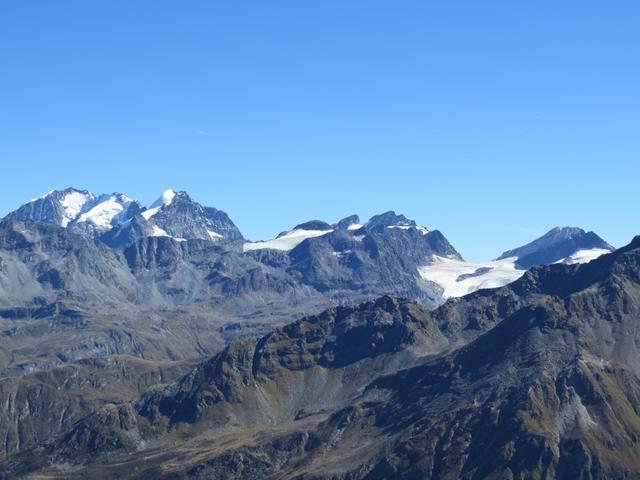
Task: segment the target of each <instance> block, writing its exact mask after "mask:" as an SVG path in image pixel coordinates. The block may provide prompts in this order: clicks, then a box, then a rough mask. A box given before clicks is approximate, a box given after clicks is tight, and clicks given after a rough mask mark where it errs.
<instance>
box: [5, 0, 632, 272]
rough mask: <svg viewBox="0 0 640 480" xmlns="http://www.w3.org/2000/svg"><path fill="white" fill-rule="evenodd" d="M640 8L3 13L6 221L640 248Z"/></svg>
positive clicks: (553, 4)
mask: <svg viewBox="0 0 640 480" xmlns="http://www.w3.org/2000/svg"><path fill="white" fill-rule="evenodd" d="M638 25H640V3H639V2H638V1H637V0H619V1H616V2H604V1H590V0H582V1H575V0H574V1H562V2H559V1H557V0H554V1H533V0H532V1H527V2H514V1H506V0H505V1H491V0H487V1H482V2H480V1H477V0H473V1H471V0H468V1H439V2H435V1H425V0H421V1H394V2H392V1H385V2H381V1H372V0H367V1H343V0H342V1H333V0H323V1H315V2H312V1H299V0H296V1H294V0H291V1H277V0H274V1H264V0H260V1H227V2H222V1H163V0H154V1H150V0H149V1H142V0H136V1H131V0H109V1H102V2H98V1H93V2H89V1H86V0H76V1H72V0H60V1H50V0H41V1H31V0H7V1H4V2H1V3H0V162H1V167H2V168H1V171H0V175H1V179H2V185H1V186H2V188H1V189H0V215H1V214H4V213H6V212H8V211H9V210H11V209H13V208H15V207H17V206H18V205H19V204H20V203H22V202H24V201H26V200H28V199H30V198H31V197H34V196H38V195H40V194H42V193H44V192H46V191H48V190H50V189H52V188H63V187H65V186H75V187H79V188H87V189H89V190H92V191H94V192H96V193H100V192H112V191H123V192H125V193H127V194H129V195H131V196H133V197H136V198H138V199H140V200H141V201H142V202H144V203H150V202H151V201H153V200H154V199H155V198H156V197H157V196H158V195H159V194H160V193H161V191H162V190H163V189H165V188H168V187H172V188H174V189H184V190H187V191H188V192H190V194H191V195H192V196H193V197H194V198H195V199H196V200H198V201H200V202H201V203H204V204H207V205H211V206H215V207H218V208H221V209H223V210H225V211H227V212H228V213H229V214H230V216H231V217H232V219H233V220H234V221H235V222H236V223H237V224H238V226H239V227H240V229H241V230H242V232H243V233H244V234H245V236H247V237H249V238H252V239H259V238H270V237H272V236H273V235H275V234H276V233H278V232H279V231H281V230H284V229H287V228H290V227H291V226H293V225H294V224H297V223H300V222H302V221H304V220H307V219H312V218H320V219H324V220H326V221H329V222H333V221H337V220H338V219H340V218H341V217H343V216H346V215H348V214H351V213H359V214H360V215H361V216H362V217H364V218H368V217H369V216H371V215H372V214H374V213H377V212H382V211H385V210H391V209H393V210H396V211H397V212H400V213H404V214H405V215H407V216H409V217H411V218H414V219H415V220H416V221H418V222H419V223H421V224H424V225H425V226H427V227H428V228H430V229H436V228H437V229H440V230H441V231H442V232H443V233H444V234H445V235H446V236H447V237H448V238H449V239H450V240H451V242H452V243H453V244H454V246H456V247H457V248H458V250H460V252H461V253H462V254H463V255H464V256H465V257H467V258H470V259H488V258H492V257H495V256H497V255H498V254H499V253H501V252H502V251H503V250H505V249H507V248H510V247H514V246H516V245H519V244H522V243H525V242H527V241H530V240H531V239H533V238H534V237H535V236H536V235H537V234H538V233H542V232H544V231H546V230H548V229H549V228H551V227H553V226H555V225H575V226H581V227H583V228H585V229H593V230H595V231H597V232H598V233H600V234H601V235H602V236H603V237H604V238H606V239H607V240H609V241H610V242H611V243H613V244H614V245H616V246H620V245H623V244H625V243H627V242H628V241H629V240H630V239H631V238H632V236H633V235H634V234H636V233H640V221H639V215H638V208H637V207H638V198H639V195H638V183H639V178H640V175H639V173H640V166H639V163H640V28H638Z"/></svg>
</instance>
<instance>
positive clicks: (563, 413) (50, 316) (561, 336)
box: [0, 188, 640, 480]
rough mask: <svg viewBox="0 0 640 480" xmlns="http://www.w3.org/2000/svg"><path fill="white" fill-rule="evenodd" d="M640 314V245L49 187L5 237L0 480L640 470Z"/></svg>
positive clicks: (613, 474) (7, 224)
mask: <svg viewBox="0 0 640 480" xmlns="http://www.w3.org/2000/svg"><path fill="white" fill-rule="evenodd" d="M639 318H640V238H636V239H634V240H633V241H632V243H631V244H629V245H628V246H626V247H623V248H621V249H618V250H614V248H613V247H611V246H610V245H609V244H607V243H606V242H605V241H604V240H602V239H601V238H600V237H599V236H598V235H596V234H595V233H593V232H585V231H583V230H581V229H579V228H572V227H564V228H554V229H552V230H551V231H549V232H548V233H547V234H545V235H544V236H542V237H541V238H539V239H537V240H535V241H533V242H531V243H529V244H527V245H524V246H522V247H518V248H514V249H512V250H509V251H507V252H504V253H503V254H501V255H499V256H498V257H497V258H496V260H493V261H489V262H484V263H470V262H465V261H464V259H463V258H462V256H461V255H460V253H458V252H457V251H456V249H455V248H454V247H453V246H452V245H451V244H450V243H449V241H448V240H447V239H446V237H445V236H444V235H443V234H442V233H441V232H439V231H438V230H431V229H429V228H426V227H423V226H421V225H420V224H418V223H416V222H415V221H413V220H410V219H408V218H406V217H404V216H403V215H399V214H396V213H394V212H386V213H382V214H380V215H376V216H374V217H372V218H371V219H369V220H368V221H361V220H360V218H359V217H358V216H356V215H351V216H348V217H346V218H344V219H343V220H340V221H337V222H335V223H328V222H325V221H321V220H310V221H306V222H303V223H300V224H299V225H297V226H295V227H293V228H292V229H290V230H287V231H284V232H283V233H281V234H280V235H278V236H277V237H276V238H274V239H268V240H260V241H250V240H248V239H246V238H244V236H243V235H242V233H241V232H240V230H239V229H238V228H237V227H236V225H235V224H234V223H233V222H232V220H231V219H230V217H229V216H228V215H227V214H226V213H224V212H222V211H221V210H218V209H216V208H212V207H205V206H203V205H200V204H199V203H197V202H196V201H194V200H193V199H191V198H190V197H189V195H188V194H187V193H186V192H175V191H173V190H167V191H165V192H164V193H163V194H162V195H161V196H160V198H159V199H158V200H157V201H156V202H154V203H153V204H152V205H151V206H149V207H148V208H147V207H145V206H143V205H142V204H140V203H139V202H137V201H135V200H133V199H131V198H129V197H128V196H126V195H124V194H121V193H113V194H108V195H96V194H93V193H91V192H88V191H83V190H76V189H73V188H69V189H66V190H61V191H52V192H49V193H48V194H47V195H45V196H43V197H41V198H37V199H34V200H32V201H31V202H29V203H27V204H25V205H23V206H21V207H19V208H18V209H17V210H15V211H13V212H11V213H9V214H8V215H7V216H6V217H5V218H4V219H3V220H2V221H1V222H0V327H1V328H0V332H1V335H0V412H1V415H0V447H1V448H0V478H7V479H9V478H50V479H51V478H61V479H62V478H65V479H67V478H70V479H74V478H78V479H81V478H95V479H101V478H104V479H111V478H136V479H137V478H143V479H144V478H149V479H157V478H166V479H208V478H216V479H217V478H227V479H234V478H237V479H262V478H274V479H276V478H283V479H284V478H287V479H289V478H290V479H293V478H299V479H302V478H305V479H307V478H312V479H341V480H342V479H344V480H346V479H350V480H355V479H387V478H432V479H450V478H464V479H481V478H512V479H516V478H517V479H525V478H541V479H542V478H547V479H554V478H562V479H574V478H583V479H605V478H620V479H622V478H640V460H639V459H640V446H639V445H640V444H639V442H640V440H639V439H640V409H639V407H638V405H639V402H640V381H639V377H638V375H640V351H639V350H638V346H637V345H638V344H640V334H639V333H638V328H636V324H637V322H638V319H639Z"/></svg>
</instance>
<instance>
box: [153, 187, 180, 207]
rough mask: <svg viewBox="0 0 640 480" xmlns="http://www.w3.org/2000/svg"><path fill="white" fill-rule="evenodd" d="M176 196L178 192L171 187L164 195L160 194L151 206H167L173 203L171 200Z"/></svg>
mask: <svg viewBox="0 0 640 480" xmlns="http://www.w3.org/2000/svg"><path fill="white" fill-rule="evenodd" d="M175 197H176V192H175V191H174V190H172V189H170V188H169V189H167V190H165V191H164V192H162V195H160V197H159V198H158V199H157V200H156V201H155V202H153V203H152V204H151V208H156V207H166V206H168V205H171V202H173V199H174V198H175Z"/></svg>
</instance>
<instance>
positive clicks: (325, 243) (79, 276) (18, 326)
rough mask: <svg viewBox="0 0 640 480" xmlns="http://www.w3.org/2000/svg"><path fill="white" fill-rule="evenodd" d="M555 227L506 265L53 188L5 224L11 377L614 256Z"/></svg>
mask: <svg viewBox="0 0 640 480" xmlns="http://www.w3.org/2000/svg"><path fill="white" fill-rule="evenodd" d="M612 250H613V248H612V247H611V246H610V245H608V244H607V243H606V242H605V241H604V240H602V239H601V238H600V237H598V236H597V235H596V234H595V233H593V232H588V233H587V232H584V231H583V230H581V229H577V228H556V229H553V230H552V231H551V232H549V233H548V234H546V235H545V236H543V237H541V238H540V239H538V240H536V241H534V242H532V243H530V244H528V245H526V246H523V247H520V248H518V249H514V250H512V251H509V252H505V253H504V254H503V255H501V256H500V257H499V258H498V259H497V260H496V261H493V262H486V263H483V264H477V263H468V262H465V261H464V260H463V258H462V256H461V255H460V254H459V253H458V252H457V251H456V249H455V248H454V247H453V246H452V245H451V244H450V243H449V241H448V240H447V239H446V237H445V236H444V235H443V234H442V233H441V232H439V231H438V230H428V229H427V228H425V227H422V226H420V225H418V224H417V223H416V222H415V221H413V220H410V219H407V218H406V217H404V216H403V215H397V214H395V213H394V212H386V213H383V214H380V215H376V216H374V217H372V218H371V219H369V221H367V222H364V223H361V221H360V219H359V218H358V216H356V215H351V216H348V217H346V218H345V219H343V220H341V221H339V222H337V223H335V224H329V223H327V222H324V221H320V220H312V221H307V222H304V223H301V224H299V225H297V226H295V227H294V228H293V229H291V230H289V231H285V232H283V233H281V234H280V235H279V236H278V237H277V238H275V239H272V240H267V241H257V242H251V241H248V240H246V239H245V238H244V237H243V235H242V234H241V232H240V231H239V229H238V228H237V227H236V226H235V224H234V223H233V222H232V221H231V219H230V218H229V216H228V215H227V214H226V213H224V212H222V211H220V210H217V209H215V208H211V207H205V206H202V205H200V204H198V203H197V202H195V201H194V200H192V199H191V198H190V197H189V195H188V194H187V193H186V192H174V191H172V190H167V191H165V192H164V193H163V194H162V195H161V196H160V198H159V199H158V200H157V201H156V202H154V203H153V204H152V205H151V206H150V207H148V208H146V207H144V206H142V205H141V204H140V203H139V202H137V201H135V200H132V199H131V198H129V197H128V196H126V195H124V194H121V193H114V194H111V195H95V194H92V193H90V192H88V191H85V190H77V189H73V188H68V189H65V190H61V191H51V192H49V193H48V194H47V195H45V196H43V197H40V198H37V199H34V200H32V201H30V202H28V203H26V204H25V205H22V206H21V207H19V208H18V209H17V210H15V211H13V212H11V213H9V214H8V215H7V216H6V217H5V218H4V219H3V220H2V221H1V222H0V322H1V323H0V327H1V328H2V336H1V337H0V375H12V374H24V373H30V372H36V371H40V370H46V369H48V368H50V367H53V366H56V365H59V364H64V363H66V362H70V361H74V360H80V359H85V358H96V357H106V356H110V355H119V354H120V355H133V356H136V357H139V358H143V359H155V360H189V359H197V358H202V357H203V356H207V355H212V354H214V353H216V352H217V351H220V350H221V349H222V348H224V347H225V345H227V344H228V343H229V342H230V341H232V340H235V339H239V338H240V339H241V338H251V337H252V338H255V337H257V336H260V335H262V334H265V333H268V332H269V331H271V330H273V328H276V327H279V326H282V325H284V324H286V323H288V322H291V321H293V320H296V319H297V318H299V317H300V316H302V315H304V314H310V313H319V312H321V311H322V310H324V309H326V308H330V307H333V306H337V305H352V304H356V303H360V302H364V301H368V300H373V299H375V298H378V297H380V296H383V295H394V296H396V297H400V298H406V299H410V300H414V301H416V302H418V303H420V304H422V305H424V306H425V307H426V308H427V309H433V308H436V307H438V306H439V305H441V304H442V303H443V302H444V301H445V300H446V299H447V298H451V297H457V296H462V295H465V294H467V293H470V292H473V291H475V290H478V289H483V288H495V287H499V286H502V285H505V284H507V283H509V282H512V281H514V280H516V279H517V278H519V277H520V276H521V275H522V274H524V273H525V271H526V269H528V268H530V267H531V266H533V265H536V264H551V263H556V262H568V263H574V262H581V261H585V260H591V259H592V258H595V257H597V256H598V255H600V254H602V253H605V252H609V251H612Z"/></svg>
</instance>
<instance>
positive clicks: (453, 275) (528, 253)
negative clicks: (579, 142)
mask: <svg viewBox="0 0 640 480" xmlns="http://www.w3.org/2000/svg"><path fill="white" fill-rule="evenodd" d="M613 250H614V248H613V247H612V246H611V245H609V244H608V243H607V242H605V241H604V240H602V239H601V238H600V237H599V236H598V235H596V234H595V233H593V232H585V231H584V230H582V229H581V228H575V227H555V228H553V229H551V230H550V231H548V232H547V233H546V234H544V235H543V236H542V237H540V238H538V239H536V240H534V241H532V242H530V243H528V244H526V245H523V246H522V247H518V248H514V249H512V250H509V251H507V252H504V253H503V254H502V255H501V256H500V257H498V258H497V259H496V260H493V261H491V262H485V263H471V262H462V261H455V260H451V259H443V258H439V257H435V256H434V257H433V258H432V261H431V263H430V264H428V265H424V266H421V267H419V268H418V273H419V275H420V277H421V278H422V279H424V280H427V281H430V282H433V283H436V284H438V285H439V286H440V287H441V288H442V289H443V294H442V296H443V298H445V299H446V298H450V297H460V296H463V295H466V294H468V293H471V292H474V291H476V290H480V289H484V288H496V287H500V286H503V285H506V284H508V283H511V282H513V281H515V280H517V279H518V278H520V277H521V276H522V275H524V273H525V272H526V271H527V270H528V269H530V268H532V267H534V266H536V265H548V264H552V263H566V264H577V263H588V262H590V261H592V260H594V259H596V258H598V257H599V256H601V255H604V254H606V253H610V252H612V251H613Z"/></svg>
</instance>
